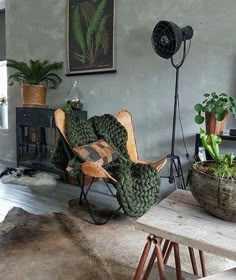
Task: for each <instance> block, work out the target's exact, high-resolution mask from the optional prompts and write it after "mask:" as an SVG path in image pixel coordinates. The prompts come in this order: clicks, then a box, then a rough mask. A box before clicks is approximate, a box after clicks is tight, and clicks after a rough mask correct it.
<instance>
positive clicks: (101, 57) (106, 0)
mask: <svg viewBox="0 0 236 280" xmlns="http://www.w3.org/2000/svg"><path fill="white" fill-rule="evenodd" d="M67 13H68V14H67V19H68V20H67V29H68V30H67V59H68V75H73V74H75V75H76V74H93V73H105V72H116V71H115V65H114V64H115V63H114V22H115V0H68V12H67Z"/></svg>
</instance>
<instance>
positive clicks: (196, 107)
mask: <svg viewBox="0 0 236 280" xmlns="http://www.w3.org/2000/svg"><path fill="white" fill-rule="evenodd" d="M202 107H203V106H202V104H200V103H198V104H196V105H195V106H194V110H195V111H196V112H201V111H202Z"/></svg>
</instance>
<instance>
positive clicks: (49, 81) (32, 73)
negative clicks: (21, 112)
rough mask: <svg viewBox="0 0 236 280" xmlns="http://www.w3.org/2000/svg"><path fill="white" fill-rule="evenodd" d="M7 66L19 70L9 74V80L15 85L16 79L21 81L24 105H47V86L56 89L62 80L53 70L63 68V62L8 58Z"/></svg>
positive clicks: (10, 83)
mask: <svg viewBox="0 0 236 280" xmlns="http://www.w3.org/2000/svg"><path fill="white" fill-rule="evenodd" d="M7 67H10V68H13V69H15V70H17V72H15V73H13V74H12V75H10V76H9V78H8V81H9V85H13V83H14V82H15V81H17V82H19V83H20V85H21V92H22V103H23V105H24V106H39V107H40V106H43V107H45V105H46V93H47V88H48V87H49V88H51V89H56V88H57V87H58V85H59V84H60V83H61V82H62V79H61V78H60V77H59V76H58V74H56V73H54V72H53V71H56V70H60V69H62V67H63V62H53V63H50V62H49V61H48V60H44V61H40V60H30V62H29V63H28V64H27V63H25V62H20V61H16V60H13V59H8V60H7Z"/></svg>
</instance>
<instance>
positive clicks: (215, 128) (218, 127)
mask: <svg viewBox="0 0 236 280" xmlns="http://www.w3.org/2000/svg"><path fill="white" fill-rule="evenodd" d="M203 96H204V97H205V99H204V100H203V102H202V103H197V104H196V105H195V106H194V110H195V111H196V112H197V115H196V116H195V122H196V123H197V124H202V123H203V122H204V120H205V121H206V131H207V133H211V134H218V135H222V134H223V130H224V125H225V121H226V119H227V115H228V112H232V113H233V115H234V117H235V118H236V98H233V97H230V96H228V95H227V94H225V93H221V94H216V93H215V92H212V93H211V94H209V93H205V94H204V95H203Z"/></svg>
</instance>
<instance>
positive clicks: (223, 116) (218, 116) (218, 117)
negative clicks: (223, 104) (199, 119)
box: [216, 111, 225, 121]
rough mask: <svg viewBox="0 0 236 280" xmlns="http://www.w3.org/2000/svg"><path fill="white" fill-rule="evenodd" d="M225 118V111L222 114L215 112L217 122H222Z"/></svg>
mask: <svg viewBox="0 0 236 280" xmlns="http://www.w3.org/2000/svg"><path fill="white" fill-rule="evenodd" d="M224 118H225V111H224V112H223V113H218V112H216V119H217V121H222V120H223V119H224Z"/></svg>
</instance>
